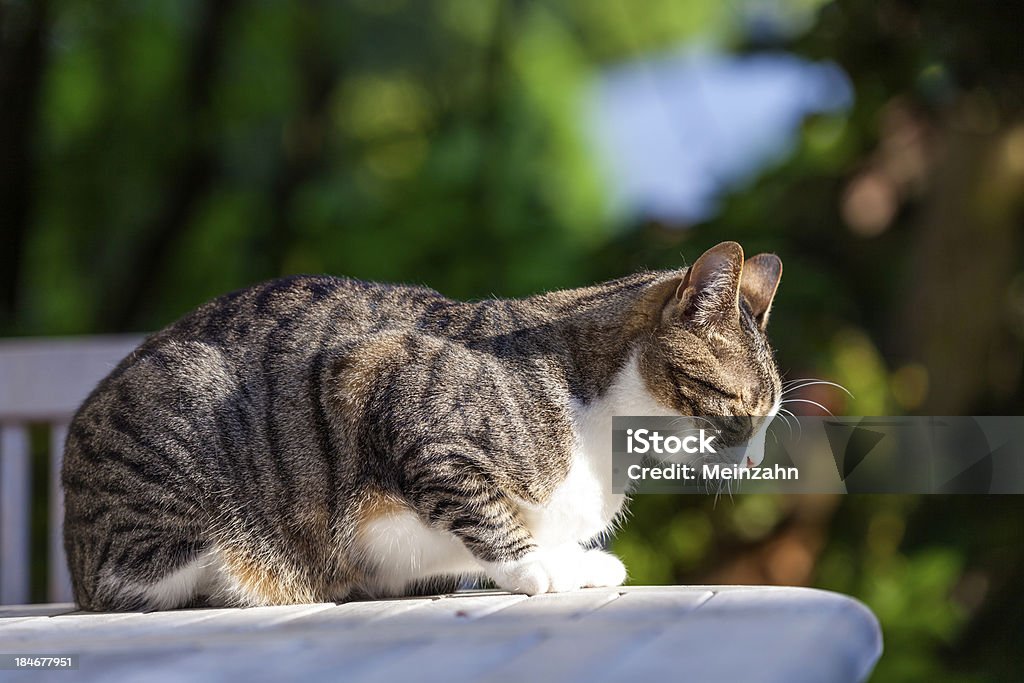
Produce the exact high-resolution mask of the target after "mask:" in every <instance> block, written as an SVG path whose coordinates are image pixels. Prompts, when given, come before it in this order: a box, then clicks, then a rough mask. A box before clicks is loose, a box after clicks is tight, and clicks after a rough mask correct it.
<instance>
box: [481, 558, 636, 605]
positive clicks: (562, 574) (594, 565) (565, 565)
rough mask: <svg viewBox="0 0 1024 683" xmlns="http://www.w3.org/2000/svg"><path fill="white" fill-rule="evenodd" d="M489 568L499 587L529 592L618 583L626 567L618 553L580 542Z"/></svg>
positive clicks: (621, 579) (512, 590) (560, 591)
mask: <svg viewBox="0 0 1024 683" xmlns="http://www.w3.org/2000/svg"><path fill="white" fill-rule="evenodd" d="M486 569H487V575H488V576H490V577H491V579H493V580H494V582H495V583H496V584H498V587H499V588H502V589H503V590H507V591H509V592H511V593H526V594H527V595H539V594H541V593H562V592H564V591H571V590H576V589H578V588H585V587H590V586H618V585H620V584H622V582H623V581H625V580H626V568H625V566H623V564H622V562H621V561H620V560H619V559H618V558H617V557H615V556H614V555H611V554H609V553H606V552H604V551H602V550H586V551H584V550H583V549H582V548H579V547H578V546H571V547H564V548H553V549H545V548H541V549H538V550H535V551H533V552H531V553H529V554H527V555H526V556H525V557H523V558H522V559H519V560H512V561H508V562H493V563H488V564H487V565H486Z"/></svg>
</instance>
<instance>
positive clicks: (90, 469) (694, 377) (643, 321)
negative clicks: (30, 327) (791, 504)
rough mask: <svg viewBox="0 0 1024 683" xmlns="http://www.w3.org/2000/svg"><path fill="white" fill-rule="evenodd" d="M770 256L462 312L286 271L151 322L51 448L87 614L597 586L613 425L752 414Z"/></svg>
mask: <svg viewBox="0 0 1024 683" xmlns="http://www.w3.org/2000/svg"><path fill="white" fill-rule="evenodd" d="M781 273H782V263H781V262H780V260H779V259H778V257H776V256H774V255H771V254H760V255H758V256H754V257H753V258H750V259H748V260H746V262H744V258H743V250H742V249H741V248H740V246H739V245H738V244H736V243H735V242H724V243H722V244H719V245H718V246H716V247H714V248H712V249H710V250H709V251H707V252H706V253H704V254H703V255H702V256H701V257H700V258H699V259H698V260H697V261H696V262H695V263H694V264H693V265H692V266H690V267H689V268H684V269H681V270H674V271H660V272H642V273H638V274H636V275H632V276H629V277H624V278H622V279H619V280H613V281H611V282H606V283H604V284H600V285H596V286H593V287H584V288H582V289H573V290H566V291H556V292H551V293H548V294H541V295H538V296H534V297H530V298H526V299H517V300H497V299H496V300H487V301H480V302H475V303H462V302H458V301H452V300H449V299H446V298H445V297H443V296H442V295H440V294H438V293H437V292H435V291H433V290H430V289H426V288H422V287H410V286H399V285H386V284H373V283H367V282H360V281H358V280H350V279H345V278H337V277H313V276H297V277H288V278H284V279H279V280H273V281H270V282H267V283H264V284H261V285H257V286H255V287H252V288H249V289H246V290H242V291H238V292H234V293H232V294H227V295H225V296H222V297H220V298H218V299H216V300H214V301H212V302H210V303H208V304H206V305H204V306H202V307H200V308H199V309H197V310H196V311H194V312H192V313H190V314H188V315H186V316H185V317H184V318H182V319H181V320H179V321H178V322H176V323H174V324H173V325H171V326H169V327H167V328H166V329H164V330H162V331H161V332H158V333H156V334H154V335H152V336H151V337H149V338H148V339H146V340H145V342H144V343H143V344H142V345H141V346H140V347H139V348H138V349H136V350H135V351H134V352H133V353H132V354H131V355H130V356H129V357H127V358H125V359H124V360H123V361H122V362H121V363H120V364H119V365H118V366H117V368H115V369H114V370H113V371H112V372H111V374H110V375H109V376H108V377H106V378H105V379H104V380H103V381H102V382H101V383H100V384H99V386H98V387H97V388H96V389H95V390H94V391H93V392H92V394H91V395H90V396H89V398H88V399H87V400H86V401H85V403H84V404H83V406H82V407H81V408H80V409H79V411H78V413H77V415H76V416H75V418H74V421H73V422H72V424H71V428H70V432H69V436H68V440H67V445H66V449H65V454H64V468H63V485H64V490H65V496H66V498H65V504H66V517H65V524H64V543H65V548H66V549H67V556H68V561H69V564H70V568H71V575H72V579H73V584H74V592H75V598H76V600H77V601H78V603H79V605H81V607H83V608H85V609H91V610H129V609H131V610H135V609H168V608H174V607H180V606H187V605H196V604H213V605H225V606H230V605H269V604H282V603H302V602H322V601H341V600H346V599H351V598H354V597H367V596H368V597H376V596H395V595H402V594H406V593H407V592H409V591H410V590H413V589H414V588H416V587H417V586H422V585H423V582H424V581H429V580H431V579H434V578H437V577H448V579H449V580H450V579H451V578H452V577H464V578H468V577H480V576H486V577H488V578H490V579H491V580H493V582H494V583H495V584H497V585H498V586H499V587H501V588H503V589H506V590H509V591H515V592H522V593H527V594H531V595H532V594H537V593H545V592H549V591H566V590H573V589H576V588H579V587H583V586H616V585H619V584H621V583H622V582H623V581H624V580H625V578H626V570H625V568H624V567H623V565H622V563H621V562H620V561H619V560H618V559H617V558H615V557H614V556H613V555H611V554H609V553H607V552H605V551H604V550H601V549H599V548H596V547H594V546H595V544H596V542H597V541H599V540H600V538H601V537H602V535H603V534H605V533H606V532H607V531H608V530H609V529H610V528H611V527H612V526H613V525H614V524H615V522H616V520H617V519H618V518H619V516H620V515H621V514H622V511H623V504H624V502H625V501H624V496H623V495H616V494H613V492H612V486H611V483H610V482H611V474H612V471H611V470H612V468H611V462H610V459H611V448H610V438H611V417H612V416H613V415H702V414H712V415H741V416H754V417H753V418H752V419H751V420H749V421H748V423H747V424H748V425H749V426H748V429H747V430H746V432H745V433H743V434H738V435H736V436H735V439H736V441H737V442H738V443H739V442H743V443H748V444H750V446H749V448H748V450H747V457H748V458H750V460H748V461H747V464H755V463H756V462H759V461H760V453H763V442H764V430H765V427H766V425H767V422H768V421H769V419H770V417H771V416H773V415H774V414H775V411H776V410H777V409H778V406H779V396H780V381H779V376H778V372H777V370H776V366H775V362H774V360H773V356H772V351H771V349H770V347H769V345H768V341H767V339H766V337H765V334H764V329H765V325H766V323H767V320H768V313H769V309H770V307H771V303H772V298H773V297H774V295H775V290H776V287H777V285H778V282H779V278H780V276H781Z"/></svg>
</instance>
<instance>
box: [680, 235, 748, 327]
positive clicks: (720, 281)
mask: <svg viewBox="0 0 1024 683" xmlns="http://www.w3.org/2000/svg"><path fill="white" fill-rule="evenodd" d="M742 272H743V247H741V246H740V245H738V244H737V243H736V242H722V243H721V244H718V245H716V246H714V247H711V248H710V249H708V250H707V251H705V252H704V253H703V254H702V255H701V257H700V258H699V259H697V260H696V261H694V263H693V265H692V266H690V269H689V270H688V271H687V272H686V275H685V276H684V277H683V280H682V282H680V283H679V287H678V288H677V289H676V294H675V299H676V303H677V305H678V307H679V310H680V311H681V312H682V315H683V318H684V319H688V320H692V321H694V322H697V323H701V324H703V323H710V322H716V321H722V320H729V319H732V318H735V317H738V316H739V312H740V309H739V289H740V276H741V274H742Z"/></svg>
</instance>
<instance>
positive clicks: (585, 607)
mask: <svg viewBox="0 0 1024 683" xmlns="http://www.w3.org/2000/svg"><path fill="white" fill-rule="evenodd" d="M619 596H620V589H617V588H587V589H584V590H579V591H572V592H570V593H546V594H544V595H535V596H533V597H532V598H530V599H528V600H524V601H522V602H518V603H516V604H515V605H512V606H510V607H509V608H508V609H503V610H501V611H500V612H498V613H496V614H493V615H490V616H487V617H484V619H483V621H484V622H486V623H487V624H489V625H490V624H498V623H514V624H521V623H523V622H533V623H538V622H543V623H544V624H545V625H552V624H554V623H556V622H564V621H569V620H573V619H579V618H581V617H583V616H584V615H586V614H589V613H590V612H593V611H594V610H596V609H599V608H601V607H604V606H605V605H607V604H608V603H610V602H612V601H613V600H618V598H619Z"/></svg>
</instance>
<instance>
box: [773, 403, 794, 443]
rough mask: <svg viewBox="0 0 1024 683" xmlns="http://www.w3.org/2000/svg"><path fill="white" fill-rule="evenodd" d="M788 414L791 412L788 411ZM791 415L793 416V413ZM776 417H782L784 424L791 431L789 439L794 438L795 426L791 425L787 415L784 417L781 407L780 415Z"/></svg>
mask: <svg viewBox="0 0 1024 683" xmlns="http://www.w3.org/2000/svg"><path fill="white" fill-rule="evenodd" d="M786 412H787V413H789V411H788V410H787V411H786ZM789 414H790V415H792V413H789ZM775 417H781V418H782V421H783V422H784V423H786V427H787V428H788V429H789V438H793V425H792V424H790V422H789V418H788V417H786V416H785V415H784V414H783V413H782V408H781V407H780V408H779V412H778V413H777V414H776V415H775Z"/></svg>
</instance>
